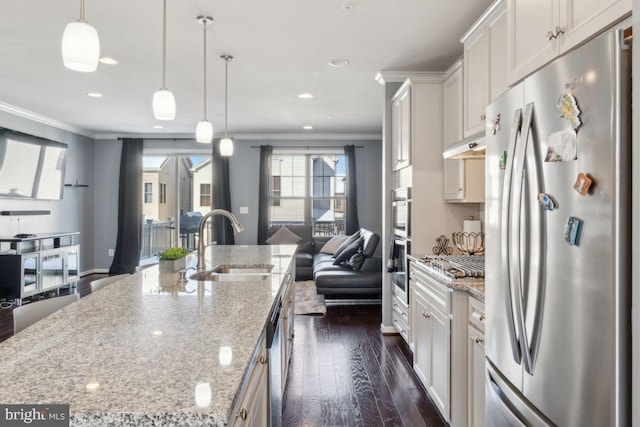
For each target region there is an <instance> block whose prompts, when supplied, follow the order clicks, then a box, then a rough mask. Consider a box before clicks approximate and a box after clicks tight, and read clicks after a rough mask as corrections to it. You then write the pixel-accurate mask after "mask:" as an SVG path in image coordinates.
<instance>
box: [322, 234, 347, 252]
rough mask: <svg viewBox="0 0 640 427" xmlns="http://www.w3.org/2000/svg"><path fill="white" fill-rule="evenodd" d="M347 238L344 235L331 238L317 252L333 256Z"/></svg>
mask: <svg viewBox="0 0 640 427" xmlns="http://www.w3.org/2000/svg"><path fill="white" fill-rule="evenodd" d="M348 238H349V236H344V235H339V236H333V237H332V238H331V239H329V241H328V242H327V243H325V244H324V245H322V248H320V250H319V251H318V252H321V253H323V254H330V255H333V254H335V253H336V251H337V250H338V248H339V247H340V246H341V245H342V244H343V243H344V241H345V240H347V239H348Z"/></svg>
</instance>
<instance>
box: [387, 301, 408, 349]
mask: <svg viewBox="0 0 640 427" xmlns="http://www.w3.org/2000/svg"><path fill="white" fill-rule="evenodd" d="M391 308H392V310H391V321H392V322H393V326H394V327H395V328H396V330H397V331H398V333H399V334H400V335H402V338H404V340H405V341H406V342H407V343H408V344H409V347H410V348H411V349H412V350H413V337H412V335H411V328H410V327H409V324H410V322H409V306H408V305H407V304H406V303H405V302H404V301H402V299H400V298H399V297H398V296H396V295H395V294H394V295H393V299H392V303H391Z"/></svg>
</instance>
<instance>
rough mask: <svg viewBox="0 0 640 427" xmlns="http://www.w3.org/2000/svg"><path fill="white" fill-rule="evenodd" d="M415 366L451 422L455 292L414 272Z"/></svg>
mask: <svg viewBox="0 0 640 427" xmlns="http://www.w3.org/2000/svg"><path fill="white" fill-rule="evenodd" d="M411 276H412V277H411V283H410V292H411V295H412V300H411V319H412V321H413V322H412V326H411V330H412V336H413V340H414V342H413V345H414V352H413V365H414V370H415V372H416V375H417V376H418V378H419V379H420V380H421V381H422V384H423V385H424V386H425V388H426V389H427V392H428V393H429V396H431V398H432V399H433V401H434V403H435V405H436V407H437V408H438V410H439V411H440V413H441V414H442V416H443V417H444V419H445V420H446V421H447V422H450V419H451V413H450V410H451V405H450V398H451V365H450V363H451V318H450V314H451V312H450V308H451V303H450V300H451V293H452V291H451V289H448V288H446V287H445V286H443V285H441V284H439V283H437V282H435V281H434V280H433V279H430V278H429V277H428V276H427V275H426V274H424V273H422V272H420V271H419V270H418V269H415V268H414V269H413V270H412V271H411Z"/></svg>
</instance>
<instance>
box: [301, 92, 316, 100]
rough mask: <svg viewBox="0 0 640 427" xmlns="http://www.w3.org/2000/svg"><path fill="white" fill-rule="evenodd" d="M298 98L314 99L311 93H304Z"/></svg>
mask: <svg viewBox="0 0 640 427" xmlns="http://www.w3.org/2000/svg"><path fill="white" fill-rule="evenodd" d="M298 98H300V99H311V98H313V95H312V94H310V93H309V92H304V93H301V94H300V95H298Z"/></svg>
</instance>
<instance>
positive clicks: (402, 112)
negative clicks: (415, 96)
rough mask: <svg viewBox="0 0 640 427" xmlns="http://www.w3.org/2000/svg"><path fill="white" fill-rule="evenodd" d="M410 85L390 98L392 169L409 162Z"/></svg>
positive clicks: (401, 166) (406, 164)
mask: <svg viewBox="0 0 640 427" xmlns="http://www.w3.org/2000/svg"><path fill="white" fill-rule="evenodd" d="M411 92H412V90H411V85H406V86H403V87H402V88H401V90H400V91H399V92H398V93H397V94H396V96H395V97H394V98H393V99H392V100H391V129H392V131H391V155H392V161H393V170H394V171H396V170H400V169H402V168H405V167H407V166H409V165H410V164H411V138H412V132H411V123H412V116H411V114H412V111H413V108H412V106H411Z"/></svg>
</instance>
